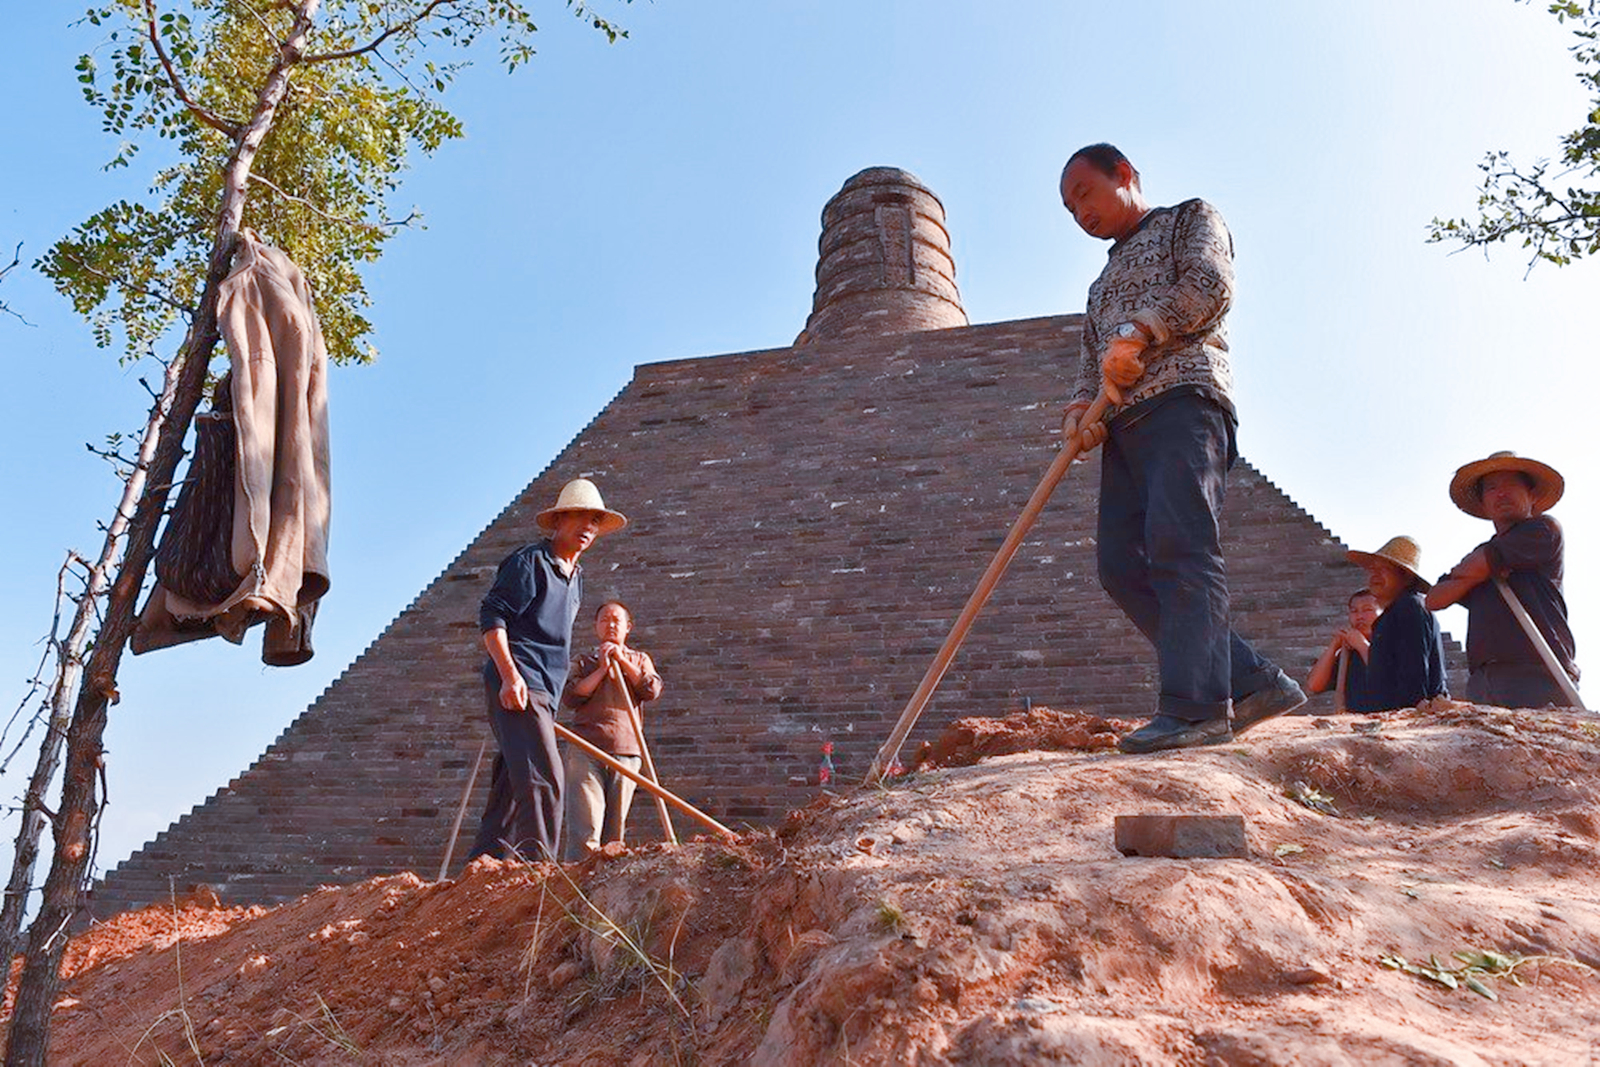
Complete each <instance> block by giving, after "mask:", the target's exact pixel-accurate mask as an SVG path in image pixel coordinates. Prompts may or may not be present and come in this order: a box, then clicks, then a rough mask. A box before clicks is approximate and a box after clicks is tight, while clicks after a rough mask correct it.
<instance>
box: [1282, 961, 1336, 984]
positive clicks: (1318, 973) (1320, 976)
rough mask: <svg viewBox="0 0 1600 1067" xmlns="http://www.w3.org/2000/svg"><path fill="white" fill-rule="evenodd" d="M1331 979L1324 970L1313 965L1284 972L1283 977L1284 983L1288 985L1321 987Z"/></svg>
mask: <svg viewBox="0 0 1600 1067" xmlns="http://www.w3.org/2000/svg"><path fill="white" fill-rule="evenodd" d="M1332 977H1333V976H1332V975H1331V974H1329V973H1328V972H1327V971H1326V970H1324V969H1323V968H1321V967H1318V966H1315V965H1313V966H1309V967H1300V968H1297V969H1296V970H1292V971H1285V972H1284V975H1283V978H1284V981H1286V982H1288V983H1289V984H1290V985H1321V984H1322V983H1324V982H1326V981H1328V980H1329V979H1330V978H1332Z"/></svg>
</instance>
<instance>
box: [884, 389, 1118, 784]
mask: <svg viewBox="0 0 1600 1067" xmlns="http://www.w3.org/2000/svg"><path fill="white" fill-rule="evenodd" d="M1110 405H1111V400H1110V398H1109V397H1107V396H1106V394H1105V393H1104V392H1103V391H1102V392H1101V394H1100V395H1099V396H1098V397H1096V398H1095V402H1094V403H1093V404H1092V405H1090V407H1089V410H1088V411H1087V412H1085V413H1084V416H1083V418H1081V419H1079V420H1078V425H1079V426H1091V425H1093V424H1094V423H1097V422H1099V421H1100V419H1101V418H1102V417H1103V416H1104V415H1105V413H1106V408H1108V407H1109V406H1110ZM1082 451H1083V444H1082V441H1081V439H1080V437H1079V436H1077V435H1074V437H1073V439H1072V440H1071V441H1065V442H1062V447H1061V451H1060V452H1059V453H1057V454H1056V458H1055V460H1054V462H1052V463H1051V464H1050V469H1049V470H1047V471H1045V474H1044V478H1043V480H1041V481H1040V482H1039V487H1038V488H1037V489H1035V490H1034V491H1033V495H1032V496H1031V497H1029V498H1028V504H1027V506H1026V507H1024V508H1023V509H1022V514H1021V515H1019V516H1017V521H1016V522H1015V523H1013V524H1012V526H1011V532H1010V533H1008V534H1007V535H1006V539H1005V541H1004V542H1002V543H1001V545H1000V551H998V552H996V553H995V554H994V559H992V560H990V561H989V569H988V570H986V571H984V572H983V577H982V578H980V579H979V580H978V587H977V588H976V589H974V590H973V591H972V595H971V596H970V597H968V598H967V606H966V607H964V608H962V609H961V614H960V615H959V616H957V618H956V622H955V625H954V626H952V627H951V628H950V634H949V636H948V637H946V638H945V639H944V644H943V645H941V646H940V647H939V653H938V655H936V656H934V657H933V662H932V663H931V664H929V665H928V670H927V673H926V674H924V675H923V676H922V682H921V684H919V685H918V686H917V691H916V692H915V693H913V694H911V701H910V702H909V703H908V704H906V707H905V710H904V711H902V712H901V713H900V720H899V721H898V722H896V723H895V724H894V730H893V731H892V732H891V733H890V734H889V739H888V740H887V741H885V742H884V743H883V747H882V748H880V749H878V754H877V755H876V756H874V757H873V759H872V767H871V769H869V770H868V771H867V777H866V784H868V785H872V784H873V783H874V782H876V781H877V780H878V779H879V778H881V777H883V769H884V768H885V767H887V766H889V764H890V763H891V762H893V760H894V758H895V756H896V755H898V754H899V752H900V746H901V745H903V744H905V740H906V735H907V734H909V733H910V732H911V728H912V727H913V726H915V725H916V723H917V718H918V717H919V716H921V714H922V710H923V708H925V707H926V706H927V704H928V701H929V700H931V699H932V698H933V691H934V690H935V689H937V688H938V687H939V682H940V680H942V679H943V678H944V672H945V671H947V670H949V669H950V662H951V661H952V660H953V659H955V656H956V651H957V650H958V649H960V648H961V642H963V641H965V640H966V638H967V631H969V630H971V629H972V624H973V623H974V622H976V621H977V618H978V613H979V612H981V611H982V610H983V606H984V604H986V603H988V600H989V596H990V594H992V593H993V592H994V589H995V586H997V585H999V584H1000V578H1001V576H1002V575H1004V574H1005V572H1006V567H1007V566H1008V565H1009V564H1010V563H1011V557H1012V556H1015V555H1016V554H1017V549H1018V548H1021V547H1022V539H1023V538H1024V537H1025V536H1027V533H1028V530H1029V529H1030V528H1032V526H1033V524H1034V522H1035V521H1036V520H1037V519H1038V518H1039V514H1040V513H1041V512H1042V511H1044V506H1045V505H1046V504H1047V503H1049V502H1050V494H1051V493H1053V492H1055V489H1056V485H1057V484H1058V483H1060V481H1061V479H1062V478H1063V477H1064V476H1065V475H1066V473H1067V469H1068V468H1069V467H1071V466H1072V461H1073V460H1075V459H1077V458H1078V455H1079V454H1080V453H1081V452H1082Z"/></svg>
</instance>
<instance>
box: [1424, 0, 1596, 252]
mask: <svg viewBox="0 0 1600 1067" xmlns="http://www.w3.org/2000/svg"><path fill="white" fill-rule="evenodd" d="M1549 10H1550V13H1551V14H1552V15H1554V16H1555V17H1556V18H1557V20H1559V21H1560V22H1561V23H1563V24H1567V23H1571V24H1572V32H1573V35H1574V36H1575V37H1576V38H1577V42H1576V43H1575V44H1573V45H1572V46H1571V51H1572V54H1573V55H1574V56H1575V57H1576V58H1577V60H1578V66H1579V72H1578V79H1579V80H1580V81H1582V82H1583V83H1584V85H1585V86H1586V87H1587V88H1588V89H1589V90H1590V91H1591V92H1592V93H1593V97H1592V98H1591V100H1590V106H1589V111H1588V114H1587V116H1586V118H1585V121H1584V124H1583V125H1582V126H1580V127H1578V128H1577V129H1576V130H1573V131H1572V132H1571V133H1569V134H1567V135H1566V136H1565V137H1563V138H1562V139H1561V155H1560V157H1559V159H1555V160H1551V159H1540V160H1536V161H1535V162H1534V163H1533V164H1532V165H1530V166H1523V165H1521V164H1518V163H1517V162H1515V161H1514V160H1512V158H1511V156H1510V154H1509V153H1507V152H1491V153H1489V155H1488V156H1487V157H1486V158H1485V159H1484V161H1483V162H1482V163H1480V164H1479V165H1478V166H1479V169H1480V170H1482V171H1483V174H1484V178H1483V186H1482V189H1481V190H1480V191H1479V194H1478V218H1477V219H1437V218H1436V219H1434V220H1433V222H1432V223H1430V224H1429V232H1428V240H1429V241H1430V242H1434V243H1437V242H1444V241H1459V242H1460V243H1461V244H1462V245H1464V246H1466V247H1479V246H1482V247H1487V246H1488V245H1492V244H1499V243H1501V242H1504V241H1512V240H1515V239H1517V238H1519V237H1520V238H1521V239H1522V247H1523V248H1526V249H1530V250H1531V252H1530V259H1529V261H1528V267H1529V269H1530V270H1531V269H1532V268H1533V266H1534V264H1536V263H1538V262H1539V261H1540V260H1544V261H1546V262H1549V263H1554V264H1555V265H1556V266H1558V267H1559V266H1565V265H1566V264H1568V263H1571V262H1572V261H1573V260H1575V259H1580V258H1582V257H1583V256H1586V255H1594V254H1595V253H1596V252H1600V0H1586V2H1583V0H1556V2H1554V3H1552V4H1550V8H1549Z"/></svg>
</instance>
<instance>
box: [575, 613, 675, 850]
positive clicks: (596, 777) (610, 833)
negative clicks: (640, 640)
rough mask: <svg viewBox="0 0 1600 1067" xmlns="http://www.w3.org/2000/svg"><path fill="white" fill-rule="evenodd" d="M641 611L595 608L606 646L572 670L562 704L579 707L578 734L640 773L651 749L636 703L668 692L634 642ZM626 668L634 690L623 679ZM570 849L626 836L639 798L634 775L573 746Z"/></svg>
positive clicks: (591, 847) (598, 634)
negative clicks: (638, 724) (636, 720)
mask: <svg viewBox="0 0 1600 1067" xmlns="http://www.w3.org/2000/svg"><path fill="white" fill-rule="evenodd" d="M632 630H633V614H632V612H630V611H629V610H628V608H627V605H625V604H623V603H622V602H621V601H618V600H608V601H606V602H605V603H604V604H602V605H600V610H599V611H598V612H596V613H595V617H594V632H595V636H596V637H597V638H599V640H600V647H599V648H597V649H595V650H594V651H593V652H590V653H588V654H587V655H584V656H580V657H579V658H578V660H577V662H575V663H574V664H573V665H572V670H571V672H570V673H569V674H568V675H567V684H566V688H565V690H564V691H563V692H562V694H561V703H562V704H563V705H565V706H566V707H569V708H572V709H574V712H575V714H574V716H573V720H572V732H573V733H575V734H577V735H578V736H579V737H581V738H583V739H584V740H585V741H587V742H589V743H590V744H591V745H594V746H595V747H596V748H598V749H600V750H601V751H603V752H605V753H606V754H607V755H609V756H612V757H614V758H615V759H616V760H617V762H618V763H621V764H622V765H623V766H625V767H627V768H628V769H629V770H633V771H637V770H638V769H639V766H640V763H641V762H642V757H643V755H644V753H643V752H642V751H641V750H640V748H639V738H638V735H637V734H636V733H635V732H634V725H633V722H632V721H631V720H632V716H631V714H630V712H629V710H628V704H629V701H630V700H631V701H632V704H633V707H635V708H638V709H641V710H642V709H643V707H644V704H645V702H646V701H650V700H654V699H656V697H658V696H660V695H661V676H660V675H659V674H657V673H656V668H655V664H654V663H652V662H651V660H650V656H649V654H648V653H645V652H640V651H638V650H637V649H632V648H629V647H628V634H629V633H630V632H632ZM619 671H620V673H621V675H622V679H623V682H624V684H626V686H627V692H626V693H624V692H623V691H622V689H621V687H620V686H619V685H618V684H617V673H618V672H619ZM566 779H567V780H566V787H567V826H568V828H569V830H568V834H567V842H568V843H567V855H568V858H569V859H579V858H582V857H583V856H584V855H586V854H588V853H590V852H593V851H595V850H596V849H598V848H599V847H600V846H601V844H602V843H605V842H609V841H621V840H622V835H623V829H624V826H625V825H626V823H627V821H628V807H629V805H631V804H632V803H633V790H634V783H633V780H632V779H631V778H628V777H627V776H626V775H622V774H618V773H617V772H616V771H615V770H613V769H611V768H610V767H606V766H604V765H602V764H600V763H597V762H595V761H594V760H592V759H590V758H589V757H588V756H586V755H584V754H583V753H582V752H575V751H572V750H571V748H569V749H568V752H567V759H566Z"/></svg>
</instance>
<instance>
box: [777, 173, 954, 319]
mask: <svg viewBox="0 0 1600 1067" xmlns="http://www.w3.org/2000/svg"><path fill="white" fill-rule="evenodd" d="M965 325H967V313H966V310H965V309H964V308H962V306H961V293H960V291H959V290H957V289H956V264H955V260H954V258H952V257H951V255H950V231H948V230H947V229H945V225H944V205H943V204H942V203H940V202H939V198H938V197H937V196H934V195H933V193H932V192H930V191H929V190H928V187H927V186H925V185H923V184H922V183H921V182H919V181H918V180H917V179H916V178H915V177H913V176H912V175H910V174H908V173H907V172H905V171H903V170H900V169H898V168H896V167H868V168H867V169H866V170H864V171H861V172H860V173H859V174H857V175H856V176H855V177H853V178H851V179H850V180H849V181H847V182H845V183H844V187H843V188H842V189H840V190H839V191H838V192H837V193H835V194H834V196H833V199H831V200H829V201H828V203H827V206H826V207H824V208H823V209H822V236H821V238H819V239H818V241H817V291H816V295H815V296H814V297H813V298H812V302H811V316H810V317H809V318H808V319H806V327H805V329H804V330H802V331H801V332H800V336H799V337H797V338H795V342H794V343H795V347H796V348H800V347H803V346H806V345H810V344H812V343H814V342H818V341H849V340H853V339H855V338H859V337H886V336H888V335H890V334H897V333H909V332H911V331H913V330H942V329H946V328H948V327H951V326H965Z"/></svg>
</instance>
